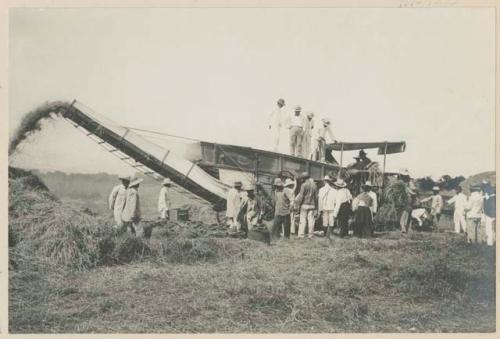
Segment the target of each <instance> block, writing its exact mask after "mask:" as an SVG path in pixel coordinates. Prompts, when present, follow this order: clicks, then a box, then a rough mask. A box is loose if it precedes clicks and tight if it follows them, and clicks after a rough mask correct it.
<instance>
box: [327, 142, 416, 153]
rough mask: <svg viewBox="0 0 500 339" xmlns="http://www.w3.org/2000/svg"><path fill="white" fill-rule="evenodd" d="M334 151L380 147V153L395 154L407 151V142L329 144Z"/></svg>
mask: <svg viewBox="0 0 500 339" xmlns="http://www.w3.org/2000/svg"><path fill="white" fill-rule="evenodd" d="M328 146H329V147H328V148H329V149H330V150H334V151H357V150H361V149H370V148H378V154H393V153H401V152H404V151H405V148H406V142H404V141H398V142H389V141H382V142H343V141H339V142H335V143H331V144H329V145H328Z"/></svg>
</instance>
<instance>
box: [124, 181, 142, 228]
mask: <svg viewBox="0 0 500 339" xmlns="http://www.w3.org/2000/svg"><path fill="white" fill-rule="evenodd" d="M142 181H143V179H140V178H132V179H130V184H129V187H128V189H127V199H126V201H125V208H124V209H123V212H122V220H123V226H125V227H126V229H127V232H130V233H132V234H135V235H136V236H138V237H142V236H143V235H144V229H143V227H142V225H141V223H140V221H141V203H140V199H139V184H140V183H141V182H142Z"/></svg>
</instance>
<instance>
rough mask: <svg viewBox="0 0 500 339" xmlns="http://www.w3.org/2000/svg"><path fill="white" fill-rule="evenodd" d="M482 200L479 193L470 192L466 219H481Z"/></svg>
mask: <svg viewBox="0 0 500 339" xmlns="http://www.w3.org/2000/svg"><path fill="white" fill-rule="evenodd" d="M483 207H484V200H483V196H482V194H481V193H479V192H472V194H471V195H470V197H469V202H468V204H467V209H468V210H469V211H468V212H467V218H481V216H482V214H483V209H484V208H483Z"/></svg>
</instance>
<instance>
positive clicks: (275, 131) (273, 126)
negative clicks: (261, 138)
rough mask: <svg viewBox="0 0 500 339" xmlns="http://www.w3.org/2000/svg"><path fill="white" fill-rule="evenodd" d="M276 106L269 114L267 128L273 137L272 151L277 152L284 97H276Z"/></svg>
mask: <svg viewBox="0 0 500 339" xmlns="http://www.w3.org/2000/svg"><path fill="white" fill-rule="evenodd" d="M276 104H277V105H278V107H277V108H276V109H275V110H274V111H272V112H271V114H270V115H269V129H270V130H271V133H272V137H273V151H274V152H278V150H279V144H280V133H281V125H282V122H283V120H284V119H286V115H285V99H278V102H277V103H276Z"/></svg>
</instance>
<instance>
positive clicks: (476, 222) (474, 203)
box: [466, 186, 484, 244]
mask: <svg viewBox="0 0 500 339" xmlns="http://www.w3.org/2000/svg"><path fill="white" fill-rule="evenodd" d="M470 191H471V195H470V197H469V201H468V202H467V208H466V209H467V219H466V220H467V242H469V243H473V244H477V243H480V242H481V241H482V239H483V238H484V231H483V230H482V229H481V218H482V217H483V212H484V197H483V191H482V189H481V187H479V186H471V187H470Z"/></svg>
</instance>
